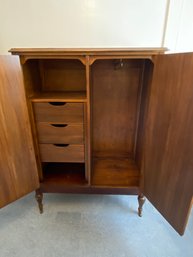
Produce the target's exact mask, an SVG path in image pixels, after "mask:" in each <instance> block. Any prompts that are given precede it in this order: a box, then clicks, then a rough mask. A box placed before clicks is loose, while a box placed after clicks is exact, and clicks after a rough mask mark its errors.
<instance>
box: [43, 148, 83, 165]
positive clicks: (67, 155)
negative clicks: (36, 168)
mask: <svg viewBox="0 0 193 257" xmlns="http://www.w3.org/2000/svg"><path fill="white" fill-rule="evenodd" d="M40 155H41V160H42V162H84V145H70V144H69V145H68V144H40Z"/></svg>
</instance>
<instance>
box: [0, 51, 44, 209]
mask: <svg viewBox="0 0 193 257" xmlns="http://www.w3.org/2000/svg"><path fill="white" fill-rule="evenodd" d="M38 186H39V182H38V172H37V167H36V160H35V154H34V150H33V143H32V135H31V129H30V123H29V118H28V112H27V105H26V99H25V95H24V87H23V78H22V71H21V67H20V62H19V58H18V57H13V56H0V207H2V206H5V205H7V204H8V203H10V202H12V201H14V200H16V199H18V198H20V197H21V196H23V195H25V194H27V193H29V192H31V191H33V190H35V189H37V188H38Z"/></svg>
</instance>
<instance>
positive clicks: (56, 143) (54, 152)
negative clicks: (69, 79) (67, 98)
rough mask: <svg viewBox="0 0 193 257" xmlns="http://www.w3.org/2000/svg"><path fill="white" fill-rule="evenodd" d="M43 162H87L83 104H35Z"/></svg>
mask: <svg viewBox="0 0 193 257" xmlns="http://www.w3.org/2000/svg"><path fill="white" fill-rule="evenodd" d="M33 108H34V114H35V120H36V127H37V133H38V141H39V149H40V157H41V161H42V162H72V163H73V162H75V163H84V161H85V154H84V122H83V121H84V104H83V103H68V102H42V103H41V102H37V103H34V104H33Z"/></svg>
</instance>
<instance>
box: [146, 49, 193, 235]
mask: <svg viewBox="0 0 193 257" xmlns="http://www.w3.org/2000/svg"><path fill="white" fill-rule="evenodd" d="M144 193H145V195H146V196H147V198H148V199H149V200H150V201H151V202H152V204H153V205H154V206H155V207H156V208H157V209H158V210H159V211H160V213H161V214H162V215H163V216H164V217H165V218H166V220H167V221H168V222H169V223H170V224H171V225H172V226H173V227H174V228H175V229H176V230H177V231H178V232H179V233H180V234H183V233H184V230H185V226H186V223H187V219H188V215H189V211H190V207H191V199H192V196H193V54H192V53H188V54H172V55H160V56H157V57H156V58H155V65H154V73H153V81H152V86H151V90H150V102H149V108H148V117H147V126H146V138H145V151H144Z"/></svg>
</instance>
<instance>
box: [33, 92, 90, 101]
mask: <svg viewBox="0 0 193 257" xmlns="http://www.w3.org/2000/svg"><path fill="white" fill-rule="evenodd" d="M30 100H31V101H32V102H42V103H47V102H68V103H73V102H75V103H79V102H80V103H81V102H87V99H86V92H82V91H81V92H79V91H76V92H55V91H53V92H38V93H36V94H34V95H33V96H32V97H31V98H30Z"/></svg>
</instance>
